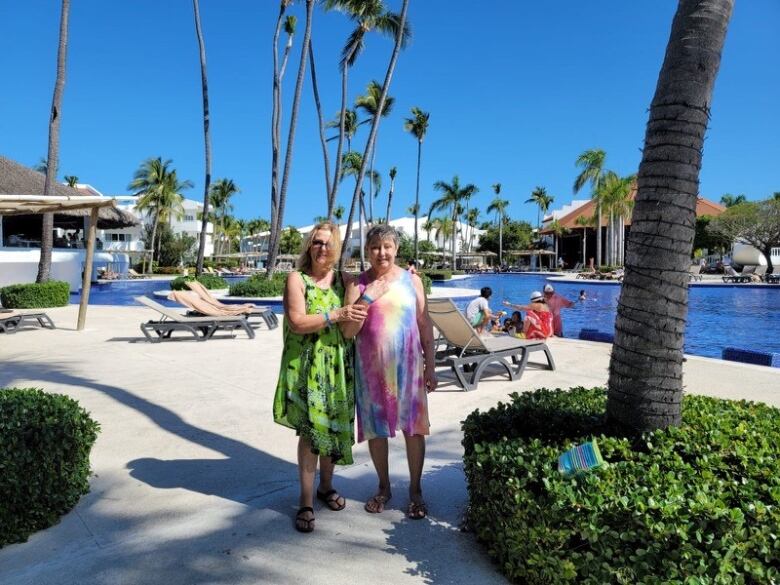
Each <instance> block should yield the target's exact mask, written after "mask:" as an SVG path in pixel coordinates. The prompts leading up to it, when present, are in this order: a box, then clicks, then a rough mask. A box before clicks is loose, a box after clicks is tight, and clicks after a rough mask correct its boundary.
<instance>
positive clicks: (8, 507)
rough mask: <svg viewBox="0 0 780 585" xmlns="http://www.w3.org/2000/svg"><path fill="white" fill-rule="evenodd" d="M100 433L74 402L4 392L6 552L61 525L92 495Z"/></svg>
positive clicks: (1, 471) (0, 394) (1, 467)
mask: <svg viewBox="0 0 780 585" xmlns="http://www.w3.org/2000/svg"><path fill="white" fill-rule="evenodd" d="M99 430H100V425H99V424H98V423H96V422H95V421H94V420H92V419H91V418H90V417H89V415H88V414H87V412H86V411H85V410H84V409H83V408H81V407H80V406H79V404H78V402H76V401H75V400H73V399H72V398H68V397H67V396H62V395H59V394H46V393H45V392H43V391H42V390H39V389H35V388H25V389H18V388H2V389H0V546H3V545H5V544H9V543H12V542H24V541H25V540H27V537H28V536H29V535H30V534H32V533H33V532H35V531H37V530H42V529H44V528H47V527H49V526H51V525H53V524H56V523H57V522H58V521H59V518H60V516H62V515H63V514H65V513H67V512H68V511H69V510H70V509H71V508H72V507H73V506H75V505H76V502H78V501H79V498H80V497H81V496H82V495H83V494H86V493H87V492H88V491H89V481H88V478H89V452H90V450H91V449H92V445H93V444H94V443H95V439H96V438H97V433H98V431H99Z"/></svg>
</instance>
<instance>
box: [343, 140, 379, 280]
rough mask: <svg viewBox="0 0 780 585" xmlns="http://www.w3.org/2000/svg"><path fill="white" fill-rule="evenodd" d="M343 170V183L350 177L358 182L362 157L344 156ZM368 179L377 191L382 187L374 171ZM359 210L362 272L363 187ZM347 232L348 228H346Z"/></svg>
mask: <svg viewBox="0 0 780 585" xmlns="http://www.w3.org/2000/svg"><path fill="white" fill-rule="evenodd" d="M342 165H343V167H344V168H343V169H342V171H341V180H342V181H343V180H344V179H345V178H347V177H349V176H352V177H355V181H358V180H359V176H360V169H361V168H362V167H363V155H361V154H360V153H359V152H355V151H350V152H348V153H347V154H346V155H344V160H343V162H342ZM368 179H369V181H370V184H371V185H372V186H373V188H375V189H376V190H377V191H378V190H379V189H380V188H381V186H382V179H381V177H380V175H379V173H377V172H376V171H374V170H372V171H371V172H370V174H369V176H368ZM360 193H361V196H360V200H359V203H360V210H359V214H358V218H359V220H358V221H359V223H360V262H361V267H360V269H361V270H363V264H365V262H366V251H365V246H364V245H363V244H364V242H363V237H364V235H365V228H364V221H365V216H366V213H365V211H366V210H365V206H364V205H363V193H364V191H363V186H362V185H361V186H360ZM347 230H348V231H349V228H347Z"/></svg>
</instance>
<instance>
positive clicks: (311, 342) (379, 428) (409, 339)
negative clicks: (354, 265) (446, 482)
mask: <svg viewBox="0 0 780 585" xmlns="http://www.w3.org/2000/svg"><path fill="white" fill-rule="evenodd" d="M366 240H367V243H366V249H367V252H368V255H369V258H370V262H371V268H370V269H369V270H368V271H366V272H365V273H363V274H361V275H360V277H359V278H358V280H357V281H355V280H353V279H352V278H351V277H350V276H347V275H341V274H339V273H338V272H336V271H335V270H333V266H334V265H335V263H336V261H337V259H338V258H339V255H340V248H341V246H340V241H339V233H338V228H337V227H336V226H335V225H333V224H332V223H329V222H325V223H321V224H318V225H317V226H315V228H314V229H313V230H312V231H311V232H310V233H309V236H308V238H307V240H306V243H305V245H304V251H303V252H302V253H301V256H300V257H299V259H298V270H297V271H296V272H292V273H291V274H290V276H289V277H288V279H287V284H286V286H285V294H284V310H285V319H284V326H283V333H284V350H283V353H282V363H281V368H280V373H279V382H278V384H277V388H276V395H275V398H274V420H275V421H276V422H277V423H279V424H282V425H285V426H288V427H290V428H293V429H295V430H296V433H297V434H298V436H299V441H298V470H299V479H300V484H301V485H300V490H301V491H300V509H299V510H298V513H297V515H296V522H295V527H296V529H297V530H299V531H301V532H311V531H312V530H313V529H314V510H313V500H314V495H315V490H314V475H315V472H316V467H317V460H318V458H319V464H320V483H319V487H318V489H317V490H316V496H317V498H318V499H320V500H322V501H323V502H324V503H325V505H327V506H328V507H329V508H330V509H331V510H334V511H339V510H342V509H343V508H344V506H345V503H346V502H345V500H344V498H343V497H342V496H341V495H340V494H339V493H338V492H337V491H336V490H335V489H334V488H333V485H332V480H333V468H334V464H335V463H340V464H350V463H352V451H351V447H352V444H353V443H354V427H353V422H354V412H355V402H356V401H357V405H358V411H357V412H358V440H359V441H362V440H364V439H368V441H369V451H370V453H371V458H372V461H373V462H374V466H375V468H376V471H377V475H378V478H379V487H378V490H377V493H376V494H375V495H374V496H373V497H371V498H370V499H369V500H368V502H367V503H366V506H365V508H366V510H367V511H368V512H372V513H378V512H381V511H382V510H383V509H384V505H385V504H386V503H387V502H388V501H389V500H390V497H391V492H390V480H389V470H388V462H387V455H388V445H387V439H388V438H389V437H394V436H395V433H396V430H401V431H402V432H403V433H404V436H405V438H406V447H407V458H408V460H409V471H410V476H411V483H410V490H409V491H410V493H409V497H410V504H409V509H408V516H409V517H410V518H415V519H419V518H424V517H425V515H426V514H427V509H426V506H425V501H424V500H423V498H422V488H421V485H420V478H421V476H422V468H423V462H424V457H425V437H424V435H427V434H428V427H429V423H428V406H427V396H426V394H427V392H430V391H433V390H434V389H435V388H436V374H435V371H434V361H433V360H434V350H433V332H432V331H433V330H432V326H431V323H430V321H429V319H428V316H427V309H426V302H425V294H424V292H423V288H422V283H421V281H420V279H419V278H418V277H417V276H414V275H411V274H409V273H408V272H406V271H405V270H402V269H401V268H399V267H397V266H396V265H395V256H396V253H397V250H398V234H397V232H396V231H395V230H394V229H393V228H392V227H389V226H386V225H381V224H380V225H377V226H375V227H373V228H371V230H369V232H368V234H367V238H366ZM352 337H356V342H355V349H356V353H357V357H356V359H355V358H354V357H353V347H352V342H351V341H350V339H351V338H352ZM353 368H354V370H353Z"/></svg>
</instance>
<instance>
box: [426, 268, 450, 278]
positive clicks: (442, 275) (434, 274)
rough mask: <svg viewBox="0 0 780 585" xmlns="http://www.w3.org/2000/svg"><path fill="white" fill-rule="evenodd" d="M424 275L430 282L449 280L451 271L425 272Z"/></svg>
mask: <svg viewBox="0 0 780 585" xmlns="http://www.w3.org/2000/svg"><path fill="white" fill-rule="evenodd" d="M425 274H426V275H427V276H428V277H429V278H430V279H431V280H449V279H451V278H452V270H426V271H425Z"/></svg>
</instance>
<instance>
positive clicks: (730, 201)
mask: <svg viewBox="0 0 780 585" xmlns="http://www.w3.org/2000/svg"><path fill="white" fill-rule="evenodd" d="M745 201H747V197H745V196H744V195H742V194H740V195H732V194H731V193H726V194H725V195H721V198H720V202H721V204H723V205H724V206H725V207H734V206H735V205H739V204H740V203H744V202H745Z"/></svg>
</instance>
